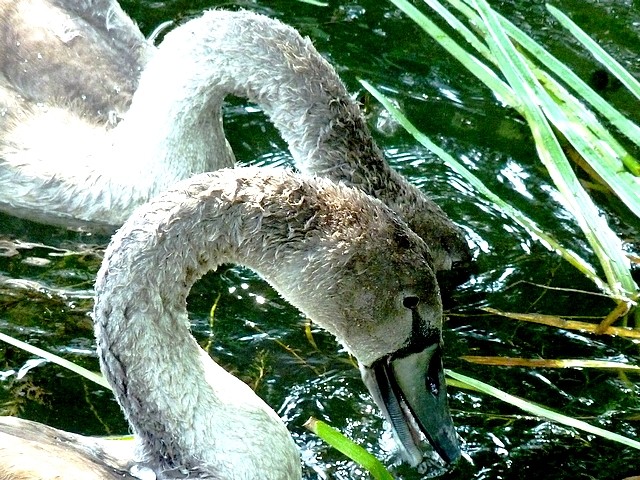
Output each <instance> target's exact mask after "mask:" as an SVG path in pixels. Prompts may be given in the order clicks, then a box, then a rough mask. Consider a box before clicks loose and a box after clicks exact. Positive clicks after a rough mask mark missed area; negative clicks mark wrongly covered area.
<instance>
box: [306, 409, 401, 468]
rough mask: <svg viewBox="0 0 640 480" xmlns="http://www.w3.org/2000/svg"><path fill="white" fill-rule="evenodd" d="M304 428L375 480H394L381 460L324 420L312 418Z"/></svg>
mask: <svg viewBox="0 0 640 480" xmlns="http://www.w3.org/2000/svg"><path fill="white" fill-rule="evenodd" d="M304 426H305V428H307V429H308V430H310V431H311V432H313V433H315V434H316V435H318V436H319V437H320V438H321V439H322V440H324V441H325V442H327V443H328V444H329V445H331V446H332V447H333V448H335V449H336V450H338V451H339V452H341V453H342V454H344V455H346V456H347V457H349V458H350V459H351V460H353V461H354V462H356V463H357V464H358V465H360V466H362V467H363V468H365V469H366V470H367V471H368V472H369V473H371V476H372V477H373V478H374V479H375V480H393V477H392V476H391V474H390V473H389V471H388V470H387V469H386V468H385V467H384V465H383V464H382V463H381V462H380V460H378V459H377V458H376V457H374V456H373V455H371V454H370V453H369V452H367V451H366V450H365V449H364V448H362V447H361V446H360V445H357V444H356V443H354V442H353V441H351V440H349V439H348V438H347V437H345V436H344V435H342V433H340V432H339V431H338V430H336V429H335V428H333V427H331V426H330V425H327V424H326V423H325V422H323V421H322V420H318V419H317V418H313V417H311V418H310V419H309V420H307V422H306V423H305V424H304Z"/></svg>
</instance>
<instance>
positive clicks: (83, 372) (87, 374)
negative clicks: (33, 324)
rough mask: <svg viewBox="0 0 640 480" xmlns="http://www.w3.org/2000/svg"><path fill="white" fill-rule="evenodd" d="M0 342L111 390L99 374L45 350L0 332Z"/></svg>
mask: <svg viewBox="0 0 640 480" xmlns="http://www.w3.org/2000/svg"><path fill="white" fill-rule="evenodd" d="M0 340H2V341H3V342H6V343H8V344H9V345H13V346H14V347H16V348H19V349H21V350H24V351H25V352H29V353H31V354H33V355H37V356H38V357H41V358H44V359H45V360H48V361H50V362H52V363H55V364H56V365H60V366H61V367H63V368H66V369H67V370H70V371H72V372H74V373H77V374H78V375H80V376H82V377H84V378H86V379H87V380H91V381H92V382H94V383H97V384H98V385H100V386H101V387H104V388H108V389H109V390H111V386H110V385H109V384H108V383H107V381H106V380H105V378H104V377H103V376H102V375H100V374H99V373H95V372H92V371H91V370H87V369H86V368H83V367H81V366H80V365H76V364H75V363H73V362H70V361H69V360H66V359H64V358H62V357H59V356H58V355H56V354H54V353H50V352H47V351H46V350H42V349H41V348H38V347H34V346H33V345H29V344H28V343H25V342H23V341H22V340H18V339H17V338H13V337H11V336H9V335H6V334H4V333H2V332H0Z"/></svg>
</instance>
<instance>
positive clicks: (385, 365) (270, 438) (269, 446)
mask: <svg viewBox="0 0 640 480" xmlns="http://www.w3.org/2000/svg"><path fill="white" fill-rule="evenodd" d="M223 263H235V264H239V265H244V266H246V267H249V268H251V269H253V270H254V271H256V272H257V273H259V274H260V275H261V276H262V277H264V278H265V279H266V280H267V281H268V282H269V283H270V284H271V285H273V287H274V288H275V289H276V290H277V291H278V292H279V293H280V294H281V295H282V296H283V297H284V298H285V299H286V300H288V301H289V302H291V303H292V304H293V305H295V306H296V307H298V308H299V309H300V310H301V311H302V312H304V313H305V314H306V315H308V316H309V317H310V318H312V319H313V320H314V321H315V322H317V324H319V325H321V326H322V327H323V328H325V329H326V330H328V331H329V332H331V333H332V334H333V335H335V336H336V338H337V339H338V340H339V341H340V342H341V343H342V344H343V345H344V347H345V348H346V349H347V350H348V351H349V352H350V353H351V354H352V355H354V357H355V358H356V359H357V360H358V362H359V365H360V367H361V372H362V375H363V378H364V380H365V383H366V384H367V386H368V388H369V389H370V391H371V393H372V395H373V397H374V399H375V401H376V403H377V404H378V405H379V406H380V408H381V409H382V411H383V413H384V414H385V416H386V417H387V419H388V420H389V421H390V422H391V424H392V426H393V428H394V430H395V432H396V434H397V438H398V439H399V441H400V442H401V444H402V448H403V451H404V453H405V455H406V457H407V458H408V459H409V460H410V461H411V462H412V463H414V464H416V463H417V462H419V461H420V458H421V456H422V454H421V451H420V447H419V445H418V444H417V443H416V440H417V439H418V438H419V433H418V431H417V430H416V429H417V428H419V429H420V430H421V431H422V432H423V433H424V434H425V435H426V437H427V438H428V439H429V440H430V441H431V443H432V444H433V446H434V447H435V449H436V450H437V451H438V453H439V454H440V455H441V456H442V457H443V459H444V460H446V461H449V462H452V461H455V460H456V459H457V458H458V456H459V454H460V452H459V446H458V442H457V438H456V435H455V431H454V428H453V424H452V421H451V417H450V414H449V410H448V406H447V398H446V391H445V382H444V377H443V370H442V363H441V344H442V339H441V328H442V307H441V303H440V296H439V292H438V286H437V283H436V279H435V275H434V272H433V269H432V262H431V258H430V253H429V249H428V248H427V246H426V245H425V243H424V242H423V241H422V239H420V238H419V237H418V236H417V235H416V234H415V233H414V232H413V231H411V230H410V229H409V228H408V227H407V226H406V225H405V224H404V223H403V222H402V221H400V220H399V219H398V217H397V216H396V214H395V213H394V212H392V211H391V210H390V209H389V208H388V207H387V206H386V205H384V204H383V203H382V202H380V201H378V200H375V199H373V198H371V197H370V196H368V195H366V194H364V193H363V192H362V191H360V190H358V189H354V188H350V187H346V186H344V185H339V184H336V183H333V182H331V181H329V180H326V179H320V178H312V177H307V176H304V175H300V174H296V173H293V172H290V171H287V170H284V169H282V170H280V169H275V168H274V169H260V168H255V167H247V168H235V169H222V170H218V171H216V172H214V173H208V174H201V175H198V176H196V177H194V178H192V179H190V180H187V181H184V182H182V183H180V184H178V185H176V186H175V187H174V188H173V189H172V190H170V191H168V192H166V193H164V194H162V195H160V196H159V197H156V198H155V199H154V200H152V201H151V202H150V203H148V204H145V205H144V206H142V207H140V208H139V209H138V210H137V211H136V212H135V213H134V215H133V216H132V217H131V218H130V219H129V220H128V221H127V222H126V223H125V224H124V226H123V227H122V228H121V229H120V230H119V231H118V232H117V233H116V234H115V236H114V237H113V239H112V241H111V243H110V245H109V247H108V248H107V250H106V252H105V257H104V260H103V263H102V267H101V269H100V271H99V273H98V278H97V281H96V287H95V290H96V302H95V307H94V323H95V334H96V339H97V345H98V356H99V358H100V364H101V369H102V372H103V374H104V376H105V377H106V378H107V380H108V382H109V383H110V385H111V387H112V389H113V391H114V393H115V396H116V398H117V400H118V402H119V404H120V406H121V407H122V410H123V411H124V413H125V416H126V418H127V420H128V421H129V424H130V426H131V429H132V431H133V433H134V436H135V439H136V445H137V446H136V453H135V456H134V453H133V452H132V451H131V452H128V456H127V455H125V456H124V457H123V456H122V451H116V448H115V446H114V445H116V444H121V443H122V442H114V441H109V440H97V439H88V438H85V437H81V436H76V435H72V434H67V433H66V432H60V431H56V430H53V429H50V428H49V427H45V426H44V425H39V424H34V423H32V422H27V421H23V420H18V419H13V418H8V417H7V418H4V419H2V420H0V478H42V477H34V476H33V474H32V473H30V472H33V471H34V469H42V470H44V469H45V467H44V466H46V465H47V463H46V462H47V459H46V458H45V455H46V453H47V452H49V453H50V454H51V455H53V457H54V458H53V459H52V462H54V466H53V467H50V468H49V469H48V470H47V471H48V472H49V474H50V475H51V477H52V478H54V474H58V475H61V477H55V478H83V479H85V478H109V479H111V478H122V476H118V475H122V474H123V472H126V471H127V470H128V469H129V468H131V466H132V465H134V466H135V467H136V468H137V469H138V470H139V471H140V470H142V471H148V470H152V471H153V472H155V474H156V475H157V477H158V478H185V477H187V476H188V477H189V478H219V479H240V478H242V479H261V480H264V479H266V480H269V479H297V478H300V476H301V469H300V459H299V454H298V452H297V450H296V447H295V445H294V442H293V440H292V438H291V436H290V435H289V433H288V431H287V429H286V428H285V426H284V424H283V423H282V421H281V420H280V419H279V418H278V416H277V415H276V414H275V412H274V411H273V410H272V409H271V408H270V407H268V406H267V405H266V404H265V403H264V402H263V401H262V400H260V399H259V398H258V397H257V396H256V395H255V394H254V393H253V391H252V390H251V389H250V388H249V387H248V386H247V385H245V384H244V383H242V382H241V381H240V380H238V379H236V378H235V377H233V376H232V375H231V374H229V373H227V372H226V371H225V370H224V369H222V368H221V367H220V366H218V365H217V364H216V363H215V362H214V361H213V360H212V359H211V358H210V357H209V356H208V354H207V353H206V352H205V351H204V350H202V349H201V348H200V347H199V346H198V344H197V342H196V341H195V339H194V338H193V337H192V335H191V333H190V330H189V319H188V318H187V310H186V299H187V295H188V293H189V290H190V289H191V286H192V285H193V283H194V282H195V281H196V280H198V279H199V278H200V277H201V276H202V275H203V274H205V273H206V272H208V271H211V270H215V269H216V268H217V267H218V266H219V265H221V264H223ZM3 436H4V438H3ZM24 437H27V438H28V439H29V441H30V443H29V445H28V448H29V449H30V450H28V452H29V454H26V453H24V450H25V448H26V447H25V444H26V443H27V441H26V439H25V438H24ZM41 442H42V443H41ZM45 442H51V443H53V444H54V445H53V446H52V449H51V450H50V449H49V447H48V444H45ZM110 442H111V443H110ZM131 443H132V442H129V445H130V444H131ZM38 447H39V448H38ZM34 449H35V450H36V451H37V456H36V455H35V454H34V455H31V453H33V452H34ZM35 459H37V460H35ZM20 460H22V461H20ZM65 460H66V461H65ZM65 465H67V467H68V468H71V467H76V466H77V467H78V468H80V469H81V468H85V467H86V466H88V467H86V468H88V469H89V471H92V470H91V469H94V470H93V471H94V474H93V476H89V475H88V474H87V476H82V475H79V474H78V473H75V472H74V473H69V471H65V470H64V469H63V470H61V471H55V468H56V466H57V467H59V468H62V467H64V466H65ZM95 465H97V466H98V467H99V468H94V466H95ZM20 468H24V472H23V470H20ZM29 468H31V470H29ZM95 471H98V472H99V474H97V476H96V474H95ZM78 472H82V470H78ZM21 474H22V475H23V476H20V475H21ZM29 475H32V476H29ZM44 478H48V477H44Z"/></svg>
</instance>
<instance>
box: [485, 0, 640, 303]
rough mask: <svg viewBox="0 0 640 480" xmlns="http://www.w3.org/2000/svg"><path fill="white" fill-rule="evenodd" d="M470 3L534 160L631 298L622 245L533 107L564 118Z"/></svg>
mask: <svg viewBox="0 0 640 480" xmlns="http://www.w3.org/2000/svg"><path fill="white" fill-rule="evenodd" d="M473 4H474V6H475V7H476V10H477V11H478V13H479V14H480V16H481V18H482V20H483V23H484V25H485V26H486V27H487V30H488V32H489V36H488V37H487V42H488V43H489V48H490V49H491V50H492V51H493V53H494V55H495V57H496V59H497V60H498V63H499V65H500V67H501V70H502V73H503V75H504V76H505V78H506V79H507V82H508V83H509V85H510V86H511V87H512V89H513V91H514V92H515V94H516V95H517V96H518V98H519V99H520V101H521V104H522V106H523V109H524V111H523V113H524V117H525V119H526V120H527V123H528V124H529V127H530V129H531V133H532V135H533V138H534V140H535V143H536V148H537V150H538V156H539V158H540V160H541V161H542V163H543V164H544V165H545V167H546V168H547V170H548V172H549V174H550V176H551V178H552V180H553V182H554V183H555V185H556V187H557V188H558V190H559V192H560V193H561V194H562V197H563V200H564V202H565V206H566V207H567V209H568V210H569V211H570V212H571V213H572V214H573V216H574V217H575V219H576V221H577V223H578V225H579V226H580V228H581V229H582V231H583V232H584V234H585V236H586V238H587V240H588V242H589V244H590V245H591V247H592V248H593V250H594V253H595V254H596V256H597V257H598V259H599V261H600V264H601V266H602V268H603V270H604V273H605V276H606V278H607V282H608V284H609V288H610V289H611V291H613V292H614V293H615V294H616V295H617V296H620V297H625V296H635V295H636V294H637V290H638V287H637V285H636V284H635V281H634V280H633V278H632V277H631V273H630V264H629V261H628V259H627V258H626V256H625V255H624V250H623V248H622V242H621V241H620V239H619V238H618V237H617V236H616V234H615V233H614V232H613V230H611V228H610V227H609V225H608V224H607V222H606V220H605V218H604V217H603V216H601V215H600V212H599V211H598V209H597V207H596V206H595V205H594V204H593V202H592V200H591V198H590V197H589V195H588V194H587V192H586V191H585V190H584V188H583V187H582V185H581V184H580V182H579V180H578V179H577V177H576V175H575V173H574V172H573V169H572V168H571V164H570V163H569V161H568V160H567V158H566V156H565V155H564V152H563V151H562V147H561V146H560V144H559V142H558V139H557V137H556V135H555V134H554V132H553V130H552V129H551V126H550V125H549V123H548V120H547V117H546V116H545V114H544V113H543V111H542V110H541V108H540V106H539V105H544V109H545V111H546V112H547V114H548V115H550V116H553V117H554V118H555V119H556V120H557V121H560V120H561V119H562V118H563V117H564V115H563V113H562V111H561V109H560V108H559V106H558V105H557V104H556V103H555V102H554V101H553V99H552V98H551V97H550V96H549V94H548V93H547V91H546V90H545V89H544V88H543V87H542V86H541V85H540V83H539V82H538V80H537V79H536V78H535V75H534V74H533V72H531V70H530V69H529V67H528V65H527V62H526V61H525V60H524V58H523V57H522V55H521V54H520V53H519V52H518V51H517V50H516V48H515V47H514V45H513V44H512V43H511V41H510V40H509V38H508V36H507V34H506V32H505V31H504V29H503V28H502V26H501V24H500V21H499V19H498V18H497V16H496V15H495V13H494V12H493V10H492V9H491V8H490V6H489V4H488V3H487V2H486V1H485V0H474V2H473Z"/></svg>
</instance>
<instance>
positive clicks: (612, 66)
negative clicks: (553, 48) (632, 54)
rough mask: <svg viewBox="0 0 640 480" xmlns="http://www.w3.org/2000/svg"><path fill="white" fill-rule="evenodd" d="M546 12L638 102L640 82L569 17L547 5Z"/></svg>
mask: <svg viewBox="0 0 640 480" xmlns="http://www.w3.org/2000/svg"><path fill="white" fill-rule="evenodd" d="M547 10H549V12H550V13H551V15H553V16H554V17H555V18H556V20H558V21H559V22H560V23H561V24H562V26H563V27H565V28H566V29H567V30H569V31H570V32H571V34H572V35H573V36H574V37H576V39H577V40H578V41H579V42H580V43H582V45H584V46H585V48H586V49H587V50H589V52H590V53H591V55H593V56H594V58H595V59H596V60H598V61H599V62H600V63H601V64H602V65H603V66H604V67H605V68H607V69H608V70H609V71H610V72H611V73H612V74H613V75H615V76H616V77H617V78H618V80H620V81H621V82H622V84H623V85H624V86H625V87H627V88H628V89H629V91H630V92H631V93H632V94H633V95H635V97H636V98H637V99H638V100H640V82H638V81H637V80H636V79H635V78H633V76H632V75H631V74H630V73H629V72H627V71H626V70H625V68H624V67H623V66H622V65H620V63H618V61H617V60H616V59H614V58H613V57H612V56H611V55H609V54H608V53H607V52H605V51H604V49H603V48H602V47H601V46H600V45H598V44H597V43H596V42H594V41H593V39H591V37H589V35H587V34H586V33H585V32H584V31H583V30H582V29H581V28H580V27H579V26H578V25H576V24H575V23H574V22H573V21H572V20H571V19H570V18H569V17H567V16H566V15H565V14H564V13H562V12H561V11H560V10H558V9H557V8H556V7H554V6H553V5H549V4H547Z"/></svg>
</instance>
